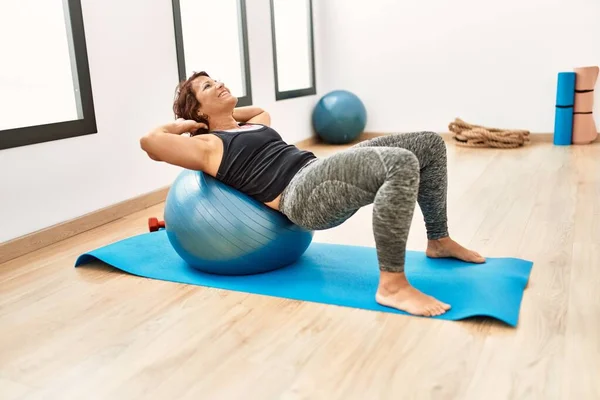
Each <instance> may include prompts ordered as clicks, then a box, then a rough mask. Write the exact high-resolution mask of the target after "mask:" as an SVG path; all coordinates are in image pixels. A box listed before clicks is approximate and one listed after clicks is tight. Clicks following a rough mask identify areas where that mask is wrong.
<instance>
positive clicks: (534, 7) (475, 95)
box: [321, 0, 600, 132]
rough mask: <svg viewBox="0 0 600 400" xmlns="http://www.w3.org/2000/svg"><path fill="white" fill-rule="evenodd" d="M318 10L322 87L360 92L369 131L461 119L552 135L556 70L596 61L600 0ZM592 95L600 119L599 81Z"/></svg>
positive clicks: (477, 0) (441, 0) (332, 3)
mask: <svg viewBox="0 0 600 400" xmlns="http://www.w3.org/2000/svg"><path fill="white" fill-rule="evenodd" d="M323 7H324V10H323V13H324V15H323V16H322V18H323V19H324V20H326V21H327V23H324V24H323V32H322V35H321V38H323V39H324V40H325V42H324V43H322V44H321V45H322V46H323V47H324V54H327V63H326V64H325V68H326V69H325V72H324V73H325V78H324V79H323V81H324V82H325V85H326V86H325V87H322V88H321V89H322V90H323V91H328V90H332V89H348V90H351V91H354V92H355V93H357V94H358V95H359V96H360V97H361V98H362V99H363V101H364V102H365V105H366V107H367V111H368V123H367V128H366V129H367V130H368V131H376V132H394V131H411V130H421V129H427V130H434V131H447V127H448V123H449V122H450V121H452V120H453V119H454V118H455V117H461V118H463V119H464V120H466V121H467V122H473V123H479V124H483V125H491V126H498V127H514V128H524V129H529V130H531V131H532V132H552V131H553V127H554V104H555V98H556V75H557V73H558V72H560V71H572V69H573V68H574V67H578V66H585V65H600V23H598V18H599V17H600V1H597V0H503V1H500V0H498V1H481V0H454V1H447V0H429V1H396V0H378V1H371V2H364V1H362V0H327V1H324V2H323ZM511 24H514V26H510V25H511ZM595 99H596V102H595V113H596V121H600V118H599V117H598V113H600V84H599V85H598V86H597V90H596V97H595Z"/></svg>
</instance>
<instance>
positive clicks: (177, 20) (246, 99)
mask: <svg viewBox="0 0 600 400" xmlns="http://www.w3.org/2000/svg"><path fill="white" fill-rule="evenodd" d="M236 1H237V2H238V5H239V12H240V15H239V18H240V22H241V26H240V29H241V32H240V34H241V35H242V55H243V57H244V60H243V65H244V82H245V84H246V85H245V86H246V87H245V89H246V95H245V96H240V97H238V98H237V99H238V102H237V105H236V107H241V106H250V105H252V82H251V80H250V76H251V73H250V52H249V50H248V23H247V13H246V0H236ZM172 3H173V22H174V25H175V47H176V50H177V70H178V75H179V81H180V82H181V81H185V80H186V79H187V78H188V75H187V73H186V66H185V51H184V47H183V26H182V24H181V4H180V0H172ZM207 72H209V71H207ZM209 73H210V72H209Z"/></svg>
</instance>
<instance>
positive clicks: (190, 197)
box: [165, 170, 313, 275]
mask: <svg viewBox="0 0 600 400" xmlns="http://www.w3.org/2000/svg"><path fill="white" fill-rule="evenodd" d="M165 230H166V232H167V236H168V238H169V241H170V242H171V245H172V246H173V248H174V249H175V251H176V252H177V254H179V256H180V257H181V258H182V259H183V260H184V261H186V262H187V263H188V264H189V265H190V266H192V267H194V268H196V269H198V270H200V271H202V272H207V273H211V274H219V275H249V274H258V273H263V272H268V271H272V270H275V269H278V268H282V267H284V266H286V265H289V264H292V263H294V262H295V261H296V260H298V258H300V256H302V254H304V252H305V251H306V249H307V248H308V246H309V245H310V243H311V241H312V238H313V232H312V231H307V230H305V229H302V228H300V227H298V226H297V225H295V224H293V223H292V222H291V221H290V220H289V219H288V218H287V217H286V216H285V215H283V214H282V213H280V212H278V211H275V210H273V209H272V208H269V207H267V206H266V205H264V204H263V203H261V202H259V201H257V200H255V199H253V198H251V197H250V196H247V195H245V194H243V193H241V192H240V191H238V190H236V189H234V188H232V187H230V186H228V185H226V184H224V183H222V182H220V181H218V180H217V179H215V178H213V177H211V176H210V175H207V174H205V173H203V172H200V171H191V170H183V171H182V172H181V173H180V174H179V176H178V177H177V178H176V179H175V181H174V182H173V185H172V186H171V188H170V189H169V193H168V195H167V199H166V203H165Z"/></svg>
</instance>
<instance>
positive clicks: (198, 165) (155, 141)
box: [140, 120, 208, 171]
mask: <svg viewBox="0 0 600 400" xmlns="http://www.w3.org/2000/svg"><path fill="white" fill-rule="evenodd" d="M203 126H206V125H204V124H200V123H198V122H196V121H185V120H177V121H175V122H172V123H169V124H166V125H163V126H160V127H158V128H156V129H154V130H152V131H151V132H150V133H148V134H146V135H145V136H143V137H142V138H141V139H140V146H141V147H142V149H143V150H144V151H145V152H146V153H148V156H149V157H150V158H151V159H153V160H155V161H163V162H166V163H169V164H173V165H177V166H180V167H182V168H186V169H191V170H196V171H201V170H204V168H205V167H206V165H205V164H206V161H207V153H208V150H207V147H206V142H205V141H204V140H202V137H201V136H196V137H188V136H182V134H183V133H187V132H192V131H195V130H197V129H200V128H201V127H203Z"/></svg>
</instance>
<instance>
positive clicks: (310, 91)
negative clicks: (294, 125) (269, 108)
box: [270, 0, 317, 101]
mask: <svg viewBox="0 0 600 400" xmlns="http://www.w3.org/2000/svg"><path fill="white" fill-rule="evenodd" d="M305 1H307V2H308V12H309V16H308V17H309V23H310V27H309V28H310V43H309V44H310V53H309V54H310V58H311V60H310V61H311V68H310V73H311V85H310V87H308V88H303V89H293V90H286V91H280V90H279V73H278V71H277V38H276V36H277V35H276V31H275V0H270V4H271V38H272V46H273V69H274V75H275V100H276V101H279V100H286V99H293V98H297V97H304V96H312V95H315V94H317V78H316V72H315V71H316V66H315V39H314V23H313V21H314V17H313V4H312V0H305Z"/></svg>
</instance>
